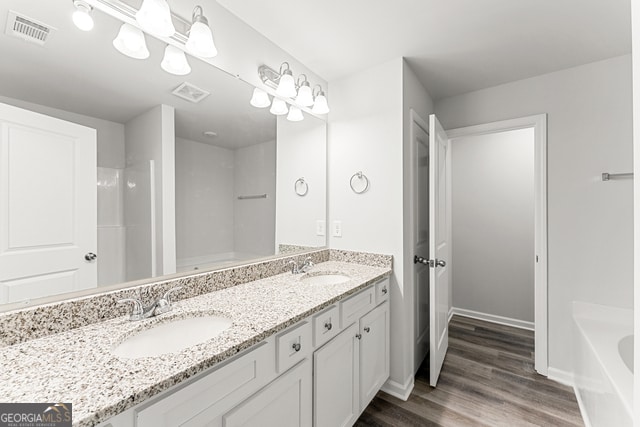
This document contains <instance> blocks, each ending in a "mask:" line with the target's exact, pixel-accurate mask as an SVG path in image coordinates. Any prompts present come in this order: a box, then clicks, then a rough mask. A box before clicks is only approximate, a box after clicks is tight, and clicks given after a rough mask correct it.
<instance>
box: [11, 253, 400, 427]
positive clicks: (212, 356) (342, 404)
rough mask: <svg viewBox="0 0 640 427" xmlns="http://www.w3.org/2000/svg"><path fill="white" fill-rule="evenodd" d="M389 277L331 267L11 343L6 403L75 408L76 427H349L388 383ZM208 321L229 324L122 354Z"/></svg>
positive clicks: (365, 268)
mask: <svg viewBox="0 0 640 427" xmlns="http://www.w3.org/2000/svg"><path fill="white" fill-rule="evenodd" d="M390 272H391V269H390V265H389V266H388V267H374V266H370V265H362V264H356V263H352V262H343V261H335V260H329V261H327V262H321V263H319V264H317V265H316V266H315V267H314V268H313V269H312V270H311V271H310V272H308V273H303V274H296V275H294V274H291V273H290V272H287V273H282V274H277V275H274V276H271V277H266V278H263V279H259V280H254V281H251V282H248V283H243V284H240V285H237V286H232V287H228V288H225V289H221V290H217V291H214V292H210V293H206V294H203V295H199V296H196V297H193V298H189V299H184V300H181V301H178V302H177V303H175V304H174V308H173V310H172V311H171V312H169V313H167V314H163V315H161V316H158V317H154V318H150V319H145V320H142V321H129V320H128V316H122V317H118V318H116V319H112V320H107V321H104V322H101V323H94V324H90V325H87V326H84V327H81V328H77V329H72V330H69V331H66V332H63V333H59V334H55V335H50V336H46V337H43V338H38V339H33V340H29V341H26V342H23V343H20V344H15V345H11V346H8V347H5V348H2V349H0V362H2V364H3V366H9V365H10V364H11V366H14V367H15V368H14V370H13V371H12V372H5V373H3V374H1V375H0V377H1V379H2V381H1V382H0V394H1V395H2V396H6V399H7V401H16V402H17V401H46V400H51V401H54V400H55V401H64V402H72V403H73V421H74V426H93V425H100V426H104V427H106V426H111V427H133V426H139V427H143V426H177V425H184V426H205V425H206V426H215V425H220V426H222V425H224V426H235V425H262V426H269V425H274V426H283V425H291V426H311V425H316V426H324V425H326V426H335V425H351V424H353V422H355V420H356V419H357V418H358V416H359V415H360V413H361V412H362V411H363V410H364V408H365V407H366V406H367V405H368V403H369V402H370V400H371V399H372V398H373V397H374V396H375V394H376V393H377V391H378V390H379V389H380V388H381V387H382V385H383V384H384V383H385V381H386V380H387V378H388V376H389V302H388V297H389V291H390V288H389V278H388V276H389V274H390ZM336 278H337V279H336ZM335 282H337V283H335ZM211 315H215V316H220V317H224V318H227V319H229V320H230V326H229V327H228V328H227V329H225V330H224V331H222V332H221V333H219V334H217V335H216V336H215V337H213V338H211V339H208V340H206V341H205V342H202V343H199V344H196V345H193V346H191V347H188V348H185V349H184V350H181V351H177V352H173V353H167V354H160V355H157V356H153V357H144V356H142V357H140V356H139V355H138V356H136V357H135V358H127V357H123V356H122V355H120V356H116V355H115V354H114V353H113V350H114V349H115V348H116V347H117V346H118V345H119V344H121V343H122V342H123V341H125V340H127V339H129V338H130V337H132V336H135V335H136V334H139V333H141V332H143V331H145V330H149V329H152V328H154V327H157V326H158V325H165V324H167V323H171V322H176V321H180V320H181V319H188V318H193V317H198V316H211ZM186 332H187V331H185V333H186ZM168 344H169V343H168ZM10 361H11V362H10Z"/></svg>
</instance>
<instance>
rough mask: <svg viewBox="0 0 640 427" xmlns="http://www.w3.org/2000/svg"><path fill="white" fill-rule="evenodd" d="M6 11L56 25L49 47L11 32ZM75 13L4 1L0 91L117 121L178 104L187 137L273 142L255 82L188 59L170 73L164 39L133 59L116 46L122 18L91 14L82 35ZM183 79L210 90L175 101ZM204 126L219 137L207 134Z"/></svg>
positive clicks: (63, 3) (68, 4)
mask: <svg viewBox="0 0 640 427" xmlns="http://www.w3.org/2000/svg"><path fill="white" fill-rule="evenodd" d="M9 9H11V10H14V11H16V12H19V13H21V14H24V15H26V16H28V17H29V18H31V19H35V20H37V21H41V22H43V23H45V24H47V25H49V26H53V27H55V28H56V29H57V30H56V31H55V32H54V34H53V36H52V37H51V39H50V41H48V42H47V43H46V44H45V45H44V46H38V45H35V44H31V43H27V42H24V41H22V40H20V39H17V38H14V37H9V36H7V35H5V34H4V31H5V22H6V17H7V13H8V10H9ZM73 10H74V7H73V3H72V1H71V0H46V1H43V0H2V1H1V2H0V31H1V32H0V58H2V59H0V95H3V96H7V97H10V98H17V99H21V100H24V101H27V102H31V103H36V104H41V105H45V106H48V107H53V108H58V109H62V110H66V111H71V112H74V113H78V114H84V115H87V116H91V117H97V118H101V119H105V120H109V121H113V122H117V123H126V122H127V121H129V120H130V119H132V118H134V117H136V116H137V115H139V114H141V113H143V112H145V111H147V110H149V109H151V108H153V107H154V106H156V105H159V104H166V105H171V106H173V107H175V109H176V135H177V136H179V137H182V138H187V139H191V140H194V141H200V142H203V143H208V144H212V145H217V146H221V147H226V148H232V149H233V148H238V147H243V146H248V145H253V144H256V143H260V142H265V141H271V140H273V139H275V135H276V119H275V117H274V116H273V115H272V114H270V113H269V112H268V109H257V108H254V107H252V106H250V105H249V99H250V98H251V94H252V91H253V86H251V85H249V84H247V83H246V82H243V81H241V80H239V79H237V78H235V77H232V76H230V75H228V74H226V73H225V72H223V71H220V70H218V69H217V68H215V67H213V66H212V65H210V64H207V63H205V62H202V61H200V60H197V59H195V58H193V57H190V56H189V57H188V58H189V63H190V64H191V68H192V72H191V74H189V75H187V76H174V75H171V74H168V73H166V72H164V71H163V70H162V69H161V68H160V61H161V59H162V55H163V50H164V44H163V43H161V42H160V41H159V40H157V39H154V38H152V37H150V36H147V37H146V39H147V46H148V48H149V51H150V52H151V56H150V58H149V59H146V60H137V59H131V58H128V57H126V56H124V55H122V54H121V53H119V52H118V51H117V50H115V49H114V47H113V46H112V44H111V43H112V40H113V39H114V38H115V36H116V34H117V33H118V29H119V28H120V23H119V22H118V21H116V20H115V19H113V18H111V17H109V16H107V15H106V14H104V13H100V12H98V11H94V13H92V16H93V18H94V21H95V27H94V29H93V30H92V31H90V32H83V31H80V30H78V29H77V28H76V27H75V26H74V25H73V23H72V21H71V14H72V12H73ZM183 82H189V83H192V84H194V85H196V86H198V87H200V88H202V89H204V90H206V91H208V92H211V95H209V97H207V98H205V99H204V100H202V101H201V102H200V103H198V104H193V103H190V102H188V101H185V100H182V99H180V98H177V97H175V96H174V95H172V94H171V91H172V90H174V89H175V88H176V87H177V86H178V85H180V84H181V83H183ZM207 130H211V131H214V132H216V133H217V134H218V136H217V137H216V138H213V139H211V138H208V137H206V136H204V135H203V132H204V131H207Z"/></svg>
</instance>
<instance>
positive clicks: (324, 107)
mask: <svg viewBox="0 0 640 427" xmlns="http://www.w3.org/2000/svg"><path fill="white" fill-rule="evenodd" d="M316 88H318V89H320V90H318V92H316V91H315V89H316ZM313 91H314V103H313V108H312V109H311V112H312V113H313V114H327V113H328V112H329V104H328V103H327V97H326V96H325V94H324V91H323V90H322V87H321V86H320V85H316V87H315V88H314V90H313Z"/></svg>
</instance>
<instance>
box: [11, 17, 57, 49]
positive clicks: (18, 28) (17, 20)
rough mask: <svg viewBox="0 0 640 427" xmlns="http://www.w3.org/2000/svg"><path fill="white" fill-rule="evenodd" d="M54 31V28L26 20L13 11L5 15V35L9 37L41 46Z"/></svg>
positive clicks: (29, 19) (32, 20) (33, 20)
mask: <svg viewBox="0 0 640 427" xmlns="http://www.w3.org/2000/svg"><path fill="white" fill-rule="evenodd" d="M54 31H55V28H53V27H50V26H48V25H46V24H43V23H42V22H38V21H36V20H35V19H31V18H27V17H26V16H24V15H19V14H18V13H17V12H14V11H13V10H10V11H9V13H8V15H7V26H6V29H5V34H7V35H9V36H12V37H17V38H19V39H22V40H24V41H27V42H30V43H35V44H37V45H40V46H43V45H44V44H45V43H46V42H47V40H49V38H50V37H51V35H52V34H53V32H54Z"/></svg>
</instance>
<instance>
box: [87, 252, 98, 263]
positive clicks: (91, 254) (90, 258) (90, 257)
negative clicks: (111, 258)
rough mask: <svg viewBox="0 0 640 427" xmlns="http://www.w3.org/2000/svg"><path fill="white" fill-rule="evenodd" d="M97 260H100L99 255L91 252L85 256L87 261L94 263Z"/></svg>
mask: <svg viewBox="0 0 640 427" xmlns="http://www.w3.org/2000/svg"><path fill="white" fill-rule="evenodd" d="M96 258H98V255H96V254H94V253H93V252H89V253H88V254H86V255H85V256H84V259H86V260H87V261H93V260H95V259H96Z"/></svg>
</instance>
